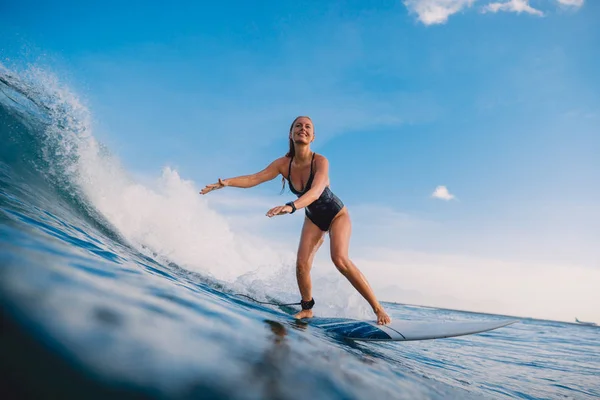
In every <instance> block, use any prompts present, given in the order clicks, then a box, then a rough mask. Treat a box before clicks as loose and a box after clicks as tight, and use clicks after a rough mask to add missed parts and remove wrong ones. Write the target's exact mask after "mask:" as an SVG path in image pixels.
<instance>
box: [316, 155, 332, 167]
mask: <svg viewBox="0 0 600 400" xmlns="http://www.w3.org/2000/svg"><path fill="white" fill-rule="evenodd" d="M315 166H316V167H317V168H318V167H328V166H329V160H327V157H325V156H324V155H322V154H318V153H315Z"/></svg>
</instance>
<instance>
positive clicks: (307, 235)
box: [295, 217, 325, 318]
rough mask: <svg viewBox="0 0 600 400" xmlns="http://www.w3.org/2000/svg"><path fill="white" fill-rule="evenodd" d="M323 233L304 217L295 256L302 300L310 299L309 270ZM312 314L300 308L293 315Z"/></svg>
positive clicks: (310, 283) (307, 316) (304, 316)
mask: <svg viewBox="0 0 600 400" xmlns="http://www.w3.org/2000/svg"><path fill="white" fill-rule="evenodd" d="M324 235H325V232H323V231H322V230H321V229H319V227H317V226H316V225H315V224H314V223H313V222H312V221H311V220H310V219H308V218H307V217H304V225H303V226H302V234H301V236H300V244H299V245H298V256H297V258H296V279H297V280H298V288H299V289H300V294H301V295H302V300H304V301H310V300H311V299H312V282H311V279H310V270H311V268H312V263H313V260H314V258H315V254H316V253H317V250H318V249H319V247H321V244H322V243H323V237H324ZM312 316H313V312H312V310H302V311H300V312H299V313H298V314H296V315H295V317H296V318H311V317H312Z"/></svg>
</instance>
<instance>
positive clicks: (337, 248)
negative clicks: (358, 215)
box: [329, 208, 391, 324]
mask: <svg viewBox="0 0 600 400" xmlns="http://www.w3.org/2000/svg"><path fill="white" fill-rule="evenodd" d="M351 231H352V224H351V222H350V215H349V214H348V210H347V209H346V208H344V209H342V211H340V213H339V214H338V215H337V216H336V217H335V218H334V219H333V222H332V223H331V227H330V228H329V237H330V239H331V260H332V261H333V263H334V264H335V266H336V268H337V269H338V270H339V271H340V272H341V273H342V275H344V276H345V277H346V278H347V279H348V280H349V281H350V283H351V284H352V286H354V288H355V289H356V290H358V292H359V293H360V294H361V295H362V296H363V297H364V298H365V300H367V302H368V303H369V304H370V305H371V307H372V308H373V312H374V313H375V314H376V315H377V323H379V324H388V323H390V322H391V318H390V317H389V315H388V314H387V313H386V312H385V310H384V309H383V307H382V306H381V304H379V301H377V298H376V297H375V294H374V293H373V290H372V289H371V286H370V285H369V282H367V279H366V278H365V276H364V275H363V274H362V273H361V272H360V270H359V269H358V268H357V267H356V265H354V263H353V262H352V260H350V257H348V246H349V243H350V234H351Z"/></svg>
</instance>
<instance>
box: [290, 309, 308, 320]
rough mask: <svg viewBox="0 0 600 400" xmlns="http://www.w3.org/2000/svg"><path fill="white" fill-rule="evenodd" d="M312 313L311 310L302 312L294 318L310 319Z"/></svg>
mask: <svg viewBox="0 0 600 400" xmlns="http://www.w3.org/2000/svg"><path fill="white" fill-rule="evenodd" d="M312 317H313V312H312V310H302V311H300V312H299V313H298V314H296V315H294V318H297V319H302V318H312Z"/></svg>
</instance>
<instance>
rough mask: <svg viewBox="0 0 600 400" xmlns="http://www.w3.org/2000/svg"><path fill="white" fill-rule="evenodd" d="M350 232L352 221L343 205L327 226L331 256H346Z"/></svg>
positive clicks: (334, 257)
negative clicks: (328, 226) (329, 225)
mask: <svg viewBox="0 0 600 400" xmlns="http://www.w3.org/2000/svg"><path fill="white" fill-rule="evenodd" d="M351 233H352V223H351V221H350V214H348V210H347V209H346V208H345V207H344V208H343V209H342V211H340V212H339V214H338V215H336V216H335V218H334V219H333V221H332V222H331V227H330V228H329V239H330V245H331V258H332V259H334V260H335V259H336V258H340V257H341V258H346V257H348V246H349V244H350V235H351Z"/></svg>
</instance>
